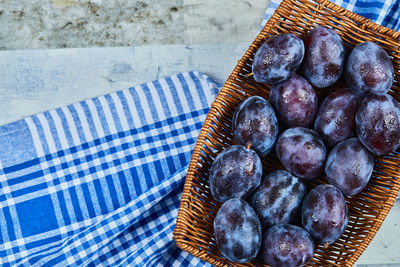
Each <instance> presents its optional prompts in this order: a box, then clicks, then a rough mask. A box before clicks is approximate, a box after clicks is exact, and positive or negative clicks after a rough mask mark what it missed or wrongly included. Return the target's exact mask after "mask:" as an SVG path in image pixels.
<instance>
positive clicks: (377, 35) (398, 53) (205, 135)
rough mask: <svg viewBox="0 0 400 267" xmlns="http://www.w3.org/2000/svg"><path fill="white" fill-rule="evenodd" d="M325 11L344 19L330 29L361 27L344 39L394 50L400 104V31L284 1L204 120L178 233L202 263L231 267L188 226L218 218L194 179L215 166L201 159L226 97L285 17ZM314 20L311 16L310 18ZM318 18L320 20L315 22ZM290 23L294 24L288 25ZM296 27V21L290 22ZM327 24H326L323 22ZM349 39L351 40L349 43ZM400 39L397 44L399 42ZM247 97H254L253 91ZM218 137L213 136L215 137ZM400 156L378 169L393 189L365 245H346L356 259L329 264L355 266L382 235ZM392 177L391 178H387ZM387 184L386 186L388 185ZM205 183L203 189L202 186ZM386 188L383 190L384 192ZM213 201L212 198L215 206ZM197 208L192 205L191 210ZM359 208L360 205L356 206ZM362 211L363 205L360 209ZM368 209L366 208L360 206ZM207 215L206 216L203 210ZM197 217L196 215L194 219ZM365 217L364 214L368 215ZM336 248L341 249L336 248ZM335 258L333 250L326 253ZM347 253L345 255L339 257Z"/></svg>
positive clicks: (398, 180)
mask: <svg viewBox="0 0 400 267" xmlns="http://www.w3.org/2000/svg"><path fill="white" fill-rule="evenodd" d="M295 3H301V4H302V5H304V7H306V8H307V9H308V10H306V9H299V8H298V7H297V6H296V5H294V4H295ZM322 9H324V10H325V11H326V12H328V13H332V14H335V16H340V17H341V20H340V21H339V20H334V22H332V21H331V20H330V19H332V18H331V17H324V18H322V19H321V18H319V19H320V20H319V22H321V20H323V24H325V25H330V26H334V25H335V23H336V25H341V26H342V25H344V26H346V27H348V28H352V26H355V27H356V28H357V30H358V31H352V30H348V32H349V33H348V32H346V33H345V34H344V35H341V37H342V38H343V39H344V41H345V42H346V41H347V40H348V39H350V38H351V40H353V43H354V42H362V41H363V40H364V39H365V36H363V34H370V32H371V31H372V32H373V33H374V36H373V37H369V39H370V40H372V41H377V42H380V43H381V44H383V45H386V46H389V47H391V48H392V49H391V50H390V51H388V52H389V54H390V56H392V57H393V58H394V59H395V60H397V61H395V76H396V78H395V80H396V81H395V84H394V86H393V87H392V89H391V91H390V94H391V95H392V96H393V97H395V98H396V99H397V100H400V90H399V89H398V79H399V77H400V66H399V63H398V62H399V61H400V50H399V49H400V44H399V42H398V39H399V37H400V33H399V32H396V31H394V30H391V29H389V28H386V27H383V26H380V25H378V24H376V23H373V22H371V21H370V20H368V19H366V18H364V17H362V16H360V15H357V14H355V13H352V12H350V11H348V10H345V9H343V8H342V7H339V6H337V5H335V4H333V3H331V2H329V1H325V0H316V1H313V2H312V1H309V0H297V1H296V0H284V1H283V2H281V4H280V5H279V7H278V8H277V10H276V11H275V13H274V14H273V16H272V17H271V18H270V20H269V21H268V22H267V24H266V25H265V27H264V28H263V30H262V31H261V32H260V33H259V34H258V36H257V37H256V39H255V40H254V42H253V43H252V44H251V45H250V47H249V49H248V50H247V51H246V52H245V54H244V55H243V57H242V59H240V60H239V61H238V64H237V66H236V67H235V69H234V70H233V72H232V73H231V75H230V76H229V78H228V80H227V81H226V82H225V84H224V86H223V87H222V89H221V91H220V93H219V95H218V97H217V98H216V100H215V101H214V102H213V103H212V105H211V109H210V111H209V114H208V115H207V118H206V120H205V122H204V125H203V127H202V129H201V131H200V136H199V138H198V140H197V142H196V146H195V148H194V152H193V156H192V160H191V162H190V165H189V169H188V173H187V178H186V182H185V186H184V190H183V194H182V200H181V205H180V207H179V214H178V218H177V223H176V227H175V230H174V239H175V241H176V243H177V245H178V246H179V247H180V248H181V249H183V250H185V251H187V252H189V253H190V254H193V255H195V256H197V257H199V258H201V259H202V260H205V261H207V262H209V263H211V264H213V265H216V266H226V264H227V261H226V260H224V259H223V258H221V257H220V256H216V255H214V254H212V253H210V252H209V250H212V249H210V248H207V247H205V246H204V244H197V243H196V242H194V241H192V240H191V239H189V238H187V236H188V234H189V232H190V234H191V235H195V239H196V240H199V239H202V240H207V238H209V237H208V236H206V235H205V234H204V233H205V232H206V231H207V229H196V228H195V226H194V225H193V223H191V224H188V222H192V221H193V216H197V217H198V218H202V217H203V218H204V220H212V218H209V217H210V216H209V214H210V212H211V213H213V212H214V213H215V209H214V208H213V207H206V206H207V205H210V204H209V203H205V204H204V205H203V206H202V207H200V206H198V204H196V203H194V200H193V199H194V198H196V197H201V198H204V195H203V196H201V194H200V193H198V192H196V188H198V187H199V186H198V185H197V183H198V182H195V181H194V178H195V176H196V175H199V173H201V171H204V170H205V169H207V168H209V164H208V163H207V162H204V161H201V163H200V165H202V167H201V170H200V171H199V160H200V158H201V157H203V156H204V148H206V150H208V151H213V149H212V148H211V147H209V144H208V143H207V142H205V140H206V139H210V130H211V132H212V131H217V129H216V127H215V118H219V116H220V114H224V113H226V112H224V108H225V107H227V106H229V105H230V103H229V102H228V101H226V98H227V97H228V96H230V95H232V90H238V89H237V88H238V85H237V84H238V77H240V79H241V80H243V74H244V72H247V73H248V72H249V63H248V62H249V60H250V59H251V58H252V56H253V53H254V51H256V50H257V48H258V47H259V45H260V44H261V43H262V41H263V40H264V39H265V38H266V37H267V36H269V35H270V34H271V31H273V30H274V27H276V28H279V27H280V24H279V21H280V19H282V16H283V15H286V16H295V17H296V18H297V20H298V21H299V22H303V21H304V20H305V19H307V20H309V21H311V22H316V20H317V18H316V17H315V16H314V13H316V12H318V11H320V10H322ZM310 16H311V17H310ZM314 20H315V21H314ZM287 23H289V22H287ZM289 24H290V23H289ZM318 24H321V23H318ZM291 26H292V27H293V28H296V27H298V25H296V23H292V24H291ZM347 37H348V39H347ZM396 39H397V40H396ZM246 85H247V86H248V87H249V88H255V87H256V86H257V85H256V83H255V82H254V81H253V82H249V83H248V84H246ZM244 94H246V95H248V94H247V92H245V93H244ZM211 135H212V134H211ZM212 137H213V140H212V141H213V142H214V143H216V144H217V145H219V146H222V147H224V146H226V145H225V144H224V142H223V141H221V140H219V139H218V138H214V136H213V135H212ZM395 154H396V155H395V156H393V159H392V158H386V159H384V163H385V164H386V163H388V164H387V165H385V164H381V165H379V166H378V167H379V170H378V171H381V172H383V171H386V172H388V173H389V174H388V175H389V176H388V177H390V178H391V181H390V184H389V182H388V184H389V185H388V186H389V188H388V189H387V190H382V189H377V190H378V193H379V192H380V194H385V199H384V200H383V201H381V202H380V203H379V206H380V210H378V211H376V213H377V216H376V217H375V218H373V224H372V225H371V226H370V227H369V228H368V229H367V232H366V234H365V237H364V238H363V242H362V243H348V244H346V247H349V248H351V249H353V250H354V251H352V253H351V257H350V258H348V259H347V260H346V261H345V262H343V261H337V262H331V261H330V262H329V264H331V265H336V266H344V265H345V266H352V265H353V264H354V263H355V262H356V261H357V260H358V258H359V257H360V256H361V254H362V253H363V252H364V250H365V249H366V248H367V246H368V245H369V243H370V242H371V240H372V239H373V237H374V236H375V234H376V232H377V231H378V229H379V228H380V227H381V225H382V222H383V221H384V219H385V218H386V216H387V214H388V212H389V211H390V209H391V207H392V206H393V204H394V202H395V201H396V198H397V196H398V192H399V190H400V169H399V159H400V156H399V154H398V153H397V152H396V153H395ZM385 177H386V176H385ZM382 183H383V182H382ZM201 186H203V185H200V187H201ZM379 190H380V191H379ZM370 195H372V196H376V192H375V191H374V192H372V193H370ZM206 197H210V195H207V196H206ZM363 198H364V199H366V201H374V199H372V197H371V200H370V199H368V197H365V196H363ZM211 202H213V201H212V200H210V203H211ZM191 205H192V206H191ZM193 205H197V206H196V212H194V211H193V210H191V209H190V208H189V207H193ZM354 205H355V206H357V204H354ZM356 208H358V207H356ZM360 209H362V207H360ZM198 211H202V212H198ZM193 213H196V214H194V215H193ZM360 216H364V215H363V214H362V215H360ZM335 249H336V248H335ZM324 253H327V254H329V253H328V252H325V251H324ZM339 254H341V252H340V253H339ZM315 257H316V258H317V259H318V260H323V258H322V257H321V256H319V255H316V256H315ZM329 257H331V258H332V257H335V255H329ZM235 265H237V266H242V265H240V264H235ZM246 266H254V264H247V265H246Z"/></svg>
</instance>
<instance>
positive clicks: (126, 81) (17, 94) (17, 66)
mask: <svg viewBox="0 0 400 267" xmlns="http://www.w3.org/2000/svg"><path fill="white" fill-rule="evenodd" d="M247 47H248V43H232V44H229V43H225V44H206V45H188V46H185V45H172V46H142V47H117V48H83V49H62V50H61V49H60V50H24V51H0V103H1V104H0V124H5V123H8V122H12V121H15V120H18V119H21V118H23V117H25V116H28V115H32V114H35V113H38V112H41V111H45V110H48V109H52V108H56V107H60V106H64V105H67V104H71V103H75V102H78V101H80V100H84V99H87V98H91V97H95V96H99V95H103V94H106V93H110V92H113V91H117V90H121V89H125V88H128V87H131V86H133V85H137V84H140V83H143V82H147V81H151V80H154V79H158V78H161V77H165V76H168V75H171V74H175V73H179V72H183V71H188V70H198V71H201V72H203V73H206V74H208V75H209V76H211V77H212V78H214V79H216V80H218V81H220V82H224V81H225V79H226V78H227V77H228V75H229V73H230V72H231V71H232V69H233V67H234V66H235V64H236V61H237V60H238V59H239V58H240V57H241V55H242V54H243V53H244V51H245V50H246V49H247ZM357 266H368V267H372V266H400V201H397V203H396V204H395V206H394V207H393V209H392V210H391V212H390V213H389V215H388V217H387V219H386V220H385V222H384V223H383V226H382V228H381V229H380V231H379V232H378V234H377V235H376V237H375V239H374V240H373V241H372V243H371V244H370V246H369V247H368V249H367V250H366V251H365V253H364V254H363V255H362V256H361V258H360V259H359V261H358V265H357Z"/></svg>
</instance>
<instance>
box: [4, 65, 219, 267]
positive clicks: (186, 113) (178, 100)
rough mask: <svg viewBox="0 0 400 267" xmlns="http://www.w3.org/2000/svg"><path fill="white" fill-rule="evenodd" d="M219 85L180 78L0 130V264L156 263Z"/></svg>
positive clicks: (199, 77)
mask: <svg viewBox="0 0 400 267" xmlns="http://www.w3.org/2000/svg"><path fill="white" fill-rule="evenodd" d="M219 86H220V84H217V83H215V82H213V81H212V80H211V79H209V78H208V77H207V76H205V75H204V74H202V73H198V72H188V73H183V74H179V75H176V76H171V77H168V78H165V79H161V80H159V81H154V82H151V83H147V84H144V85H141V86H137V87H133V88H130V89H128V90H124V91H119V92H116V93H112V94H110V95H106V96H103V97H98V98H96V99H91V100H87V101H83V102H80V103H77V104H73V105H70V106H68V107H63V108H60V109H56V110H51V111H48V112H44V113H42V114H38V115H34V116H32V117H28V118H26V119H24V120H22V121H18V122H16V123H13V124H9V125H5V126H1V127H0V133H2V135H0V138H3V139H2V140H0V141H4V142H3V143H4V144H7V146H0V188H1V190H0V205H1V206H0V207H1V208H0V240H1V242H0V257H1V258H0V261H1V263H2V264H3V265H4V266H7V265H22V266H29V265H40V266H53V265H57V264H58V265H64V266H65V265H93V264H95V265H98V264H100V265H107V264H112V262H115V263H118V264H120V265H132V264H138V265H141V266H143V265H142V264H141V262H139V261H138V259H142V260H141V261H142V262H143V263H148V264H151V265H153V264H156V262H157V261H158V259H159V257H160V256H162V255H163V254H164V252H165V253H166V252H167V250H168V248H170V247H171V246H172V245H173V242H171V234H172V230H173V226H174V224H175V218H176V214H177V209H178V206H179V196H180V192H181V190H182V185H183V181H184V176H185V173H186V167H187V164H188V162H189V160H190V156H191V153H192V150H193V147H194V143H195V141H196V138H197V136H198V134H199V130H200V128H201V126H202V123H203V121H204V119H205V116H206V115H207V113H208V110H209V107H210V105H211V102H212V101H213V99H214V98H215V96H216V93H217V92H218V88H219ZM182 96H183V98H182ZM9 151H17V152H18V155H13V157H10V156H9V153H8V152H9ZM32 210H35V211H36V212H32ZM158 233H159V234H158ZM157 236H158V237H157ZM142 239H143V240H142ZM133 240H134V242H133ZM141 240H142V241H141ZM145 244H147V245H145ZM151 244H153V246H154V248H155V247H159V249H157V250H155V249H154V248H153V247H152V246H151ZM175 249H176V248H175ZM150 250H151V251H152V252H154V253H153V254H152V255H147V253H149V251H150ZM186 258H189V259H190V260H189V261H191V260H192V258H193V257H191V256H190V255H186V257H185V259H186ZM194 261H195V262H199V261H198V260H194Z"/></svg>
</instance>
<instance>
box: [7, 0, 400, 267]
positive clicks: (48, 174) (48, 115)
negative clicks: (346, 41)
mask: <svg viewBox="0 0 400 267" xmlns="http://www.w3.org/2000/svg"><path fill="white" fill-rule="evenodd" d="M338 3H339V1H338ZM361 3H363V4H361ZM277 4H278V2H276V1H275V0H273V1H272V2H271V5H270V8H268V10H267V15H266V18H268V17H269V16H270V15H271V14H272V13H273V11H274V10H275V8H276V7H277ZM339 4H342V5H343V6H344V7H346V8H348V9H350V10H354V11H356V12H359V14H361V15H364V16H367V17H369V18H371V19H373V20H376V21H378V22H380V23H382V24H384V25H386V26H391V27H393V28H394V29H398V27H399V19H398V18H399V16H398V15H399V9H398V6H399V3H392V4H390V3H388V2H387V1H386V2H385V3H380V2H372V1H369V2H361V1H358V2H355V1H350V2H345V1H343V2H342V1H340V3H339ZM384 9H385V11H384ZM220 86H221V85H220V84H218V83H216V82H214V81H212V80H211V79H210V78H208V77H207V76H206V75H204V74H201V73H198V72H187V73H182V74H178V75H176V76H172V77H168V78H165V79H162V80H158V81H154V82H150V83H147V84H143V85H140V86H137V87H133V88H130V89H128V90H125V91H119V92H116V93H112V94H109V95H106V96H103V97H98V98H95V99H91V100H87V101H83V102H81V103H77V104H74V105H70V106H67V107H63V108H59V109H56V110H51V111H48V112H44V113H42V114H38V115H35V116H32V117H29V118H26V119H24V120H20V121H17V122H15V123H11V124H8V125H5V126H2V127H0V264H1V266H156V265H159V266H181V265H182V266H188V265H193V266H199V265H201V266H203V265H204V266H206V265H208V264H207V263H205V262H203V261H201V260H199V259H197V258H194V257H193V256H191V255H189V254H187V253H186V252H183V251H181V250H179V249H178V248H177V247H176V245H175V243H174V241H173V240H172V231H173V229H174V226H175V219H176V216H177V210H178V207H179V200H180V195H181V191H182V187H183V183H184V178H185V174H186V170H187V164H188V163H189V160H190V157H191V153H192V149H193V147H194V143H195V141H196V138H197V136H198V134H199V130H200V128H201V126H202V123H203V121H204V119H205V116H206V114H207V112H208V110H209V107H210V105H211V103H212V101H213V99H214V98H215V96H216V94H217V92H218V88H220Z"/></svg>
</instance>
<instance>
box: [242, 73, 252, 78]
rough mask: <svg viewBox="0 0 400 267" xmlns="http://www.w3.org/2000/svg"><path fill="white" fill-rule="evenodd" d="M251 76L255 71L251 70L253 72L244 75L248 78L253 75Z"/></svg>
mask: <svg viewBox="0 0 400 267" xmlns="http://www.w3.org/2000/svg"><path fill="white" fill-rule="evenodd" d="M251 76H253V73H252V72H251V73H247V74H246V75H244V77H246V78H249V77H251Z"/></svg>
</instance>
